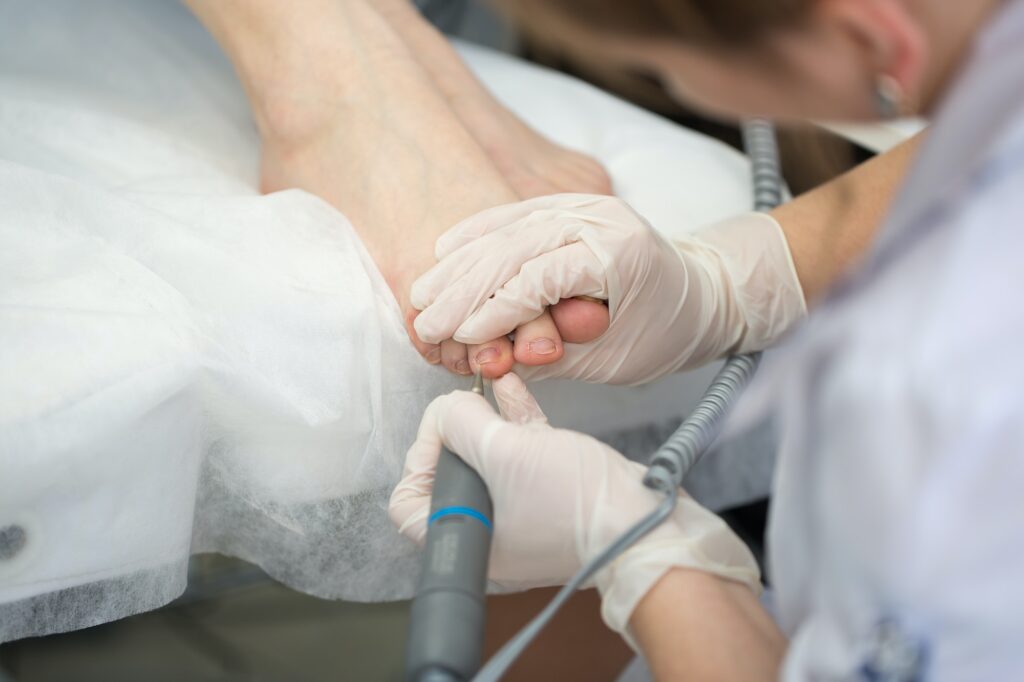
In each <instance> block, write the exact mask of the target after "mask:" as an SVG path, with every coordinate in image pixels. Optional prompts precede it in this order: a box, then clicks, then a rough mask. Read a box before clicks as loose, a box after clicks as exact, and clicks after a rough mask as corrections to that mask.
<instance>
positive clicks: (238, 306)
mask: <svg viewBox="0 0 1024 682" xmlns="http://www.w3.org/2000/svg"><path fill="white" fill-rule="evenodd" d="M464 51H465V55H466V58H467V60H468V61H469V63H470V64H471V65H472V66H473V67H474V68H475V69H476V70H477V71H478V73H479V74H480V76H481V78H482V79H483V80H484V81H485V82H486V83H488V84H489V85H490V87H492V88H493V89H494V91H495V92H496V93H497V94H498V95H499V97H501V98H502V99H504V100H505V101H506V102H507V103H508V104H509V105H510V106H511V107H512V108H513V109H514V110H516V111H517V112H519V113H520V114H521V115H523V116H524V117H525V118H526V119H527V120H528V121H529V122H530V123H531V124H533V125H535V126H536V127H538V128H539V129H540V130H542V131H544V132H545V133H547V134H548V135H550V136H551V137H553V138H554V139H556V140H558V141H560V142H562V143H564V144H568V145H570V146H573V147H576V148H579V149H582V150H585V151H589V152H590V153H593V154H595V155H596V156H598V157H599V158H600V159H601V160H602V161H603V162H604V163H605V164H606V165H607V167H608V168H609V170H610V172H611V174H612V176H613V178H614V181H615V186H616V189H617V190H618V192H619V193H620V194H621V195H622V196H623V197H625V198H626V199H627V200H629V201H631V202H632V203H633V204H634V205H635V206H637V207H638V208H639V209H640V210H641V212H643V213H644V214H645V215H647V216H648V217H649V218H650V219H651V220H652V221H653V222H654V224H656V225H660V226H661V227H663V228H665V229H667V230H668V231H672V230H684V229H692V228H694V227H697V226H698V225H701V224H704V223H707V222H710V221H712V220H715V219H718V218H721V217H724V216H726V215H728V214H730V213H733V212H736V211H741V210H745V209H746V208H748V206H749V201H750V192H749V189H748V184H749V182H748V178H747V164H746V162H745V161H744V159H743V158H742V157H741V156H740V155H739V154H737V153H736V152H734V151H732V150H730V149H728V148H727V147H725V146H723V145H721V144H719V143H716V142H713V141H711V140H709V139H706V138H704V137H701V136H699V135H696V134H694V133H690V132H688V131H685V130H682V129H680V128H678V127H676V126H674V125H672V124H670V123H668V122H667V121H664V120H662V119H660V118H658V117H656V116H653V115H650V114H647V113H645V112H642V111H640V110H638V109H636V108H634V107H632V106H630V105H628V104H625V103H623V102H621V101H618V100H616V99H614V98H612V97H610V96H608V95H605V94H603V93H600V92H599V91H597V90H595V89H593V88H591V87H589V86H587V85H585V84H582V83H580V82H578V81H575V80H572V79H570V78H567V77H565V76H562V75H559V74H555V73H553V72H548V71H545V70H542V69H538V68H536V67H530V66H527V65H524V64H522V63H520V62H518V61H517V60H514V59H511V58H508V57H505V56H501V55H497V54H495V53H491V52H488V51H486V50H482V49H480V48H471V47H465V48H464ZM258 161H259V144H258V139H257V136H256V133H255V128H254V126H253V123H252V121H251V116H250V113H249V111H248V107H247V104H246V100H245V97H244V94H243V92H242V90H241V87H240V86H239V84H238V83H237V81H236V79H235V77H234V75H233V72H232V69H231V66H230V64H229V63H228V62H227V61H226V59H225V57H224V56H223V55H222V54H221V52H220V50H219V48H218V47H217V46H216V44H215V43H214V42H213V41H212V39H211V38H210V37H209V36H208V35H207V34H206V33H205V32H204V31H203V29H202V28H201V27H200V26H199V24H198V23H197V22H196V21H195V20H194V19H193V18H192V17H191V16H190V15H189V14H188V12H187V11H186V10H185V9H184V8H183V7H182V6H181V5H180V4H179V3H178V2H176V1H175V0H163V1H158V2H145V3H140V2H132V1H129V0H122V1H117V0H98V1H96V2H89V3H82V2H75V1H73V0H48V1H47V2H34V1H32V0H9V1H7V2H4V3H2V4H0V347H2V352H0V641H5V640H10V639H15V638H19V637H24V636H29V635H38V634H46V633H51V632H60V631H65V630H69V629H75V628H81V627H86V626H89V625H94V624H97V623H101V622H105V621H109V620H113V619H116V618H121V617H124V616H127V615H130V614H133V613H138V612H140V611H145V610H149V609H153V608H156V607H158V606H160V605H162V604H165V603H167V602H168V601H169V600H171V599H173V598H174V597H175V596H177V595H178V594H180V592H181V591H182V589H183V588H184V586H185V581H186V564H187V560H188V557H189V555H190V554H191V553H198V552H209V551H216V552H222V553H225V554H229V555H233V556H237V557H240V558H243V559H246V560H248V561H251V562H253V563H255V564H258V565H259V566H260V567H262V568H263V569H264V570H265V571H266V572H267V573H269V574H270V575H271V576H273V577H274V578H276V579H277V580H280V581H282V582H284V583H285V584H287V585H289V586H291V587H293V588H295V589H298V590H302V591H305V592H308V593H311V594H315V595H318V596H322V597H328V598H344V599H357V600H386V599H399V598H405V597H408V596H410V595H411V594H412V591H413V586H414V581H415V576H416V571H417V556H416V552H415V548H414V547H413V546H412V545H411V543H409V542H407V541H406V540H404V539H403V538H401V537H400V536H399V535H398V534H397V533H396V532H395V531H394V529H393V528H392V527H391V525H390V524H389V523H388V520H387V516H386V504H387V499H388V496H389V494H390V491H391V488H392V487H393V486H394V484H395V482H396V481H397V479H398V477H399V474H400V471H401V466H402V460H403V458H404V454H405V450H406V447H407V446H408V444H409V443H410V442H411V441H412V439H413V435H414V432H415V428H416V425H417V424H418V422H419V418H420V415H421V414H422V411H423V408H424V407H425V406H426V405H427V403H428V402H429V401H430V400H431V399H432V398H433V397H434V396H436V395H438V394H440V393H442V392H446V391H449V390H451V389H453V388H456V387H458V386H461V385H462V384H463V383H465V382H463V381H459V380H458V379H457V378H454V377H452V376H451V375H449V374H447V373H446V372H445V371H444V370H442V369H440V368H437V367H431V366H428V365H427V364H426V363H425V362H423V360H422V359H421V358H420V357H419V356H418V355H417V354H416V353H415V351H414V350H413V348H412V347H411V345H410V344H409V342H408V340H407V338H406V335H405V331H404V328H403V325H402V322H401V318H400V315H399V311H398V307H397V305H396V303H395V299H394V297H393V296H392V294H391V292H390V291H389V290H388V288H387V286H386V284H385V282H384V280H383V279H382V277H381V276H380V274H379V272H378V271H377V269H376V267H375V265H374V264H373V262H372V261H371V260H370V258H369V257H368V255H367V253H366V251H365V250H364V248H363V246H362V244H361V242H360V241H359V239H358V237H357V236H356V233H355V232H354V231H353V229H352V226H351V225H350V224H349V222H348V221H347V219H346V218H345V216H344V215H342V214H341V213H340V212H338V211H337V210H336V209H334V208H333V207H331V206H330V205H328V204H327V203H325V202H323V201H321V200H320V199H318V198H317V197H314V196H312V195H310V194H308V193H305V192H302V191H298V190H289V191H284V192H278V193H275V194H270V195H261V194H260V193H259V192H258V190H257V175H258ZM704 376H706V374H705V375H704ZM672 381H673V382H675V383H669V384H662V386H661V387H658V386H654V387H645V388H641V389H614V390H613V389H606V388H603V387H602V388H601V389H596V388H594V389H591V388H590V387H579V386H574V387H571V388H569V387H566V386H564V385H561V384H554V385H552V387H550V388H548V387H541V389H540V391H541V399H542V401H544V400H545V391H547V394H546V395H547V396H548V398H547V399H548V400H549V401H551V402H552V403H554V402H557V403H565V402H566V401H564V400H563V399H562V398H563V396H564V395H565V392H566V391H576V394H575V395H576V396H584V397H583V398H580V399H579V400H575V399H574V400H571V401H569V402H570V403H573V404H575V405H577V406H578V409H579V412H578V413H577V414H575V415H574V414H569V413H568V412H566V411H565V409H566V408H565V406H564V404H563V405H562V406H561V407H560V406H559V405H553V408H554V409H553V410H552V420H553V421H554V422H555V423H561V424H563V425H566V426H574V427H578V428H588V429H590V430H594V431H600V430H601V429H604V430H610V429H611V430H614V429H618V428H623V429H627V428H631V427H640V426H643V425H645V424H648V423H650V421H651V420H652V419H654V420H657V419H661V418H667V417H669V416H671V415H672V414H678V413H680V412H681V411H682V410H684V409H685V407H686V405H687V402H688V401H689V402H690V403H692V400H693V398H694V397H695V396H696V395H697V394H698V393H699V391H700V389H701V388H702V385H703V382H702V380H701V379H700V378H699V377H698V378H697V379H692V378H691V380H690V381H689V382H687V381H686V379H685V377H682V378H681V377H674V378H673V380H672ZM666 387H667V388H666ZM680 387H684V388H685V390H686V391H687V392H688V393H687V396H684V397H676V393H677V391H679V390H680ZM666 396H672V399H671V400H667V399H666ZM552 397H557V398H558V400H557V401H554V400H551V398H552ZM579 406H582V407H579ZM602 415H604V416H602ZM609 415H611V416H609Z"/></svg>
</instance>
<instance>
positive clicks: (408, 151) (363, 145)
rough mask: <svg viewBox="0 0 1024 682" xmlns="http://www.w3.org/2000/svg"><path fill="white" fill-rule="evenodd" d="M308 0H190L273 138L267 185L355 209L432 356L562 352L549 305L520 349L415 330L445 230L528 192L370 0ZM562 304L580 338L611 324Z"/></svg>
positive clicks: (473, 367)
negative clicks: (420, 280)
mask: <svg viewBox="0 0 1024 682" xmlns="http://www.w3.org/2000/svg"><path fill="white" fill-rule="evenodd" d="M310 4H311V5H315V7H304V11H303V12H301V13H295V12H290V11H289V9H288V5H287V3H282V2H276V1H275V0H250V1H249V2H242V1H240V0H219V1H218V2H212V1H210V0H191V1H190V5H191V6H192V9H193V11H195V12H196V14H197V15H198V16H199V17H200V19H201V20H202V21H203V23H204V24H206V26H207V28H209V29H210V30H211V32H212V33H213V34H214V36H215V37H216V38H217V39H218V41H219V42H220V43H221V45H222V46H223V47H224V48H225V51H226V52H227V53H228V55H229V57H230V58H231V59H232V62H233V64H234V65H235V67H236V70H237V71H238V73H239V76H240V78H241V80H242V83H243V86H244V87H245V89H246V92H247V94H248V96H249V98H250V101H251V103H252V107H253V112H254V116H255V119H256V123H257V127H258V128H259V131H260V134H261V139H262V144H263V146H262V169H261V173H262V180H261V185H262V189H263V190H264V191H268V192H269V191H275V190H280V189H285V188H295V187H297V188H301V189H305V190H307V191H309V192H312V193H314V194H317V195H318V196H320V197H321V198H323V199H325V200H326V201H328V202H329V203H331V204H333V205H334V206H336V207H337V208H339V209H340V210H341V211H343V212H344V213H345V215H346V216H347V217H348V218H349V220H350V221H351V223H352V225H353V227H354V229H355V230H356V232H357V233H358V234H359V236H360V238H361V239H362V241H363V243H364V244H365V246H366V248H367V250H368V252H369V254H370V256H371V257H372V258H373V260H374V262H375V263H376V264H377V266H378V268H379V270H380V272H381V273H382V275H383V276H384V278H385V280H386V281H387V282H388V284H389V286H390V287H391V289H392V291H393V292H394V294H395V297H396V299H397V301H398V304H399V307H400V309H401V310H402V313H403V315H404V317H405V321H406V326H407V329H408V330H409V332H410V338H411V340H412V341H413V344H414V345H415V346H416V348H417V350H418V351H419V352H420V353H421V354H422V355H423V356H424V357H425V358H426V359H427V360H428V361H429V362H432V363H441V364H443V365H444V366H445V367H446V368H448V369H449V370H451V371H453V372H456V373H460V374H468V373H471V372H475V371H477V370H479V371H481V372H482V373H483V374H484V375H485V376H487V377H491V378H493V377H497V376H501V375H502V374H505V373H506V372H508V371H509V370H510V369H511V368H512V366H513V364H514V363H515V362H520V363H523V364H546V363H549V362H554V361H557V360H558V359H560V358H561V357H562V353H563V343H564V341H563V338H564V337H563V334H562V333H560V332H559V328H558V326H556V324H555V321H554V318H553V317H552V315H551V314H550V313H547V312H545V313H544V314H542V315H541V316H540V317H538V318H537V319H536V320H534V321H532V322H529V323H527V324H525V325H523V326H522V327H520V328H519V329H518V330H517V331H516V334H515V339H516V341H515V344H514V345H513V343H512V341H510V340H509V339H508V338H504V337H502V338H499V339H495V340H493V341H491V342H488V343H485V344H481V345H479V346H470V347H468V348H467V347H466V346H465V345H463V344H460V343H457V342H455V341H446V342H444V343H442V344H440V345H439V346H438V345H431V344H425V343H423V342H421V341H419V340H418V338H417V337H416V335H415V333H414V332H413V331H412V320H413V319H415V316H416V314H417V311H416V310H415V309H413V308H412V306H411V305H410V304H409V300H408V291H409V288H410V286H411V284H412V282H413V280H414V279H415V278H416V277H417V276H418V275H420V274H421V273H423V272H425V271H426V270H427V269H428V268H429V267H430V266H431V265H433V264H434V262H435V261H434V257H433V252H434V242H435V241H436V239H437V237H438V236H439V235H440V234H441V233H443V232H444V231H445V230H447V229H448V228H449V227H450V226H452V225H454V224H455V223H456V222H458V221H459V220H460V219H462V218H464V217H466V216H468V215H471V214H473V213H475V212H477V211H480V210H482V209H484V208H488V207H490V206H494V205H497V204H502V203H508V202H511V201H515V200H517V199H519V196H518V195H517V194H516V193H515V191H514V190H513V189H512V188H511V187H510V186H509V184H508V183H507V182H506V181H505V178H504V177H503V176H502V174H501V173H500V172H499V171H498V169H497V168H496V167H495V165H494V164H493V162H492V161H491V159H490V158H489V156H488V155H487V153H486V152H485V151H484V150H483V149H482V148H481V147H480V145H479V144H478V143H477V141H476V139H475V138H474V137H473V136H472V135H471V134H470V133H469V132H468V131H467V130H466V128H465V126H464V125H463V124H462V122H461V121H460V119H459V118H458V117H457V116H456V115H455V114H454V112H453V111H452V109H451V107H450V106H449V104H448V102H447V101H446V100H445V98H444V96H443V95H442V94H441V93H440V92H439V91H438V89H437V88H436V87H435V85H434V83H433V81H432V79H431V77H430V76H429V74H428V73H427V72H426V71H425V70H424V69H423V68H422V66H421V65H420V63H419V61H418V59H416V58H415V57H414V55H413V54H412V52H411V51H410V50H409V49H408V48H406V46H405V44H404V43H403V41H402V39H401V38H400V37H399V36H398V35H397V34H396V33H395V32H394V31H393V30H392V29H391V27H390V25H389V24H388V22H387V21H386V20H385V19H384V18H383V17H382V16H381V15H380V14H379V13H378V12H377V11H376V9H375V8H374V6H373V5H371V4H370V3H368V2H367V1H366V0H343V1H340V2H339V1H335V0H310ZM296 36H301V39H299V38H296ZM564 304H568V305H565V309H564V310H559V309H560V308H561V307H562V306H563V304H560V305H559V306H555V311H556V315H557V316H558V319H559V325H561V327H562V328H563V330H564V332H565V334H566V335H567V337H568V338H570V339H573V340H574V342H581V341H585V340H589V339H588V335H589V334H591V333H593V330H595V329H599V330H600V331H603V329H604V328H606V327H607V309H606V308H604V306H601V305H598V304H594V303H583V302H579V301H571V302H564ZM589 338H594V336H589Z"/></svg>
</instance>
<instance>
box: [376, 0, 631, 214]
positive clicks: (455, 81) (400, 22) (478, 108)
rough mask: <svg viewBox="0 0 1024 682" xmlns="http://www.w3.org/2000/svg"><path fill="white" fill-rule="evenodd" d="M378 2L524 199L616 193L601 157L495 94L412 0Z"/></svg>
mask: <svg viewBox="0 0 1024 682" xmlns="http://www.w3.org/2000/svg"><path fill="white" fill-rule="evenodd" d="M374 7H375V8H376V9H377V11H378V12H379V13H380V15H381V16H383V17H384V18H385V19H386V20H387V22H388V23H389V25H390V26H391V27H392V29H394V31H395V33H396V34H397V35H398V36H399V37H400V38H401V39H402V41H403V42H404V43H405V44H406V45H407V46H408V47H409V49H410V50H411V52H412V54H414V55H415V56H416V59H417V61H419V63H420V64H421V65H422V66H423V68H424V70H425V71H426V72H427V73H428V74H429V75H430V77H431V78H432V79H433V82H434V84H435V86H436V87H437V89H438V91H439V92H440V93H441V94H442V95H444V97H445V99H446V100H447V101H448V103H449V104H450V105H451V107H452V109H453V110H454V111H455V113H456V115H457V116H458V117H459V119H460V120H461V121H462V123H463V125H465V127H466V129H467V130H468V131H469V132H470V134H472V135H473V137H474V138H476V141H477V142H478V143H479V144H480V146H481V147H483V149H484V150H485V151H486V152H487V154H488V156H489V157H490V159H491V161H492V162H493V163H494V165H495V167H496V168H497V169H498V171H499V172H500V173H501V174H502V176H504V178H505V181H506V182H507V183H508V184H509V186H510V187H511V189H512V190H513V191H514V192H515V193H516V194H517V195H518V196H519V198H521V199H527V198H530V197H535V196H540V195H543V194H557V193H559V192H581V193H584V194H611V193H612V183H611V179H610V178H609V177H608V173H607V172H605V170H604V168H603V167H602V166H601V164H600V163H598V162H597V160H595V159H594V158H592V157H590V156H587V155H586V154H582V153H580V152H577V151H573V150H571V149H566V148H565V147H562V146H560V145H557V144H555V143H553V142H551V141H550V140H548V139H547V138H546V137H544V136H543V135H541V134H540V133H538V132H537V131H535V130H533V129H532V128H530V127H529V126H527V125H526V124H525V123H524V122H523V121H521V120H520V119H519V118H518V117H517V116H516V115H515V114H513V113H512V112H511V111H509V110H508V109H506V108H505V107H504V105H502V104H501V103H500V102H498V101H497V100H496V99H494V97H493V96H492V95H491V93H490V92H489V91H488V90H487V88H485V87H484V85H483V84H482V83H481V82H480V81H479V80H478V79H477V78H476V76H475V75H473V73H472V72H471V71H470V70H469V69H468V68H466V65H465V64H463V62H462V58H461V57H460V56H459V54H458V53H457V52H456V51H455V50H454V49H453V48H452V46H451V44H450V43H449V42H448V39H447V38H445V36H444V35H442V34H441V33H440V32H439V31H438V30H437V29H435V28H434V27H433V26H431V25H430V23H429V22H427V21H426V20H425V19H424V18H423V17H422V16H421V15H420V13H419V11H418V10H416V8H415V7H414V6H413V5H412V3H410V2H409V0H376V1H375V3H374Z"/></svg>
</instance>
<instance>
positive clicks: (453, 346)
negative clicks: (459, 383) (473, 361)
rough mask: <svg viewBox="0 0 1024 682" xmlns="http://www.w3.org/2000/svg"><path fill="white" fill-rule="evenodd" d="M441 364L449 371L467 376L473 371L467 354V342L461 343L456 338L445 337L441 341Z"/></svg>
mask: <svg viewBox="0 0 1024 682" xmlns="http://www.w3.org/2000/svg"><path fill="white" fill-rule="evenodd" d="M441 364H442V365H444V367H445V369H447V370H448V371H449V372H454V373H455V374H461V375H463V376H467V375H469V374H471V373H472V370H470V368H469V358H468V356H467V355H466V344H464V343H459V342H458V341H455V340H454V339H445V340H444V341H442V342H441Z"/></svg>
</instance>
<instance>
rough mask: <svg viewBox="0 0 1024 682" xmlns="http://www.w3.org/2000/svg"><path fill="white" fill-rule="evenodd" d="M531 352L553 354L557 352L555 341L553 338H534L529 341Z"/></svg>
mask: <svg viewBox="0 0 1024 682" xmlns="http://www.w3.org/2000/svg"><path fill="white" fill-rule="evenodd" d="M529 348H530V352H531V353H533V354H534V355H551V354H552V353H554V352H555V350H556V347H555V342H554V341H552V340H551V339H534V340H533V341H530V343H529Z"/></svg>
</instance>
